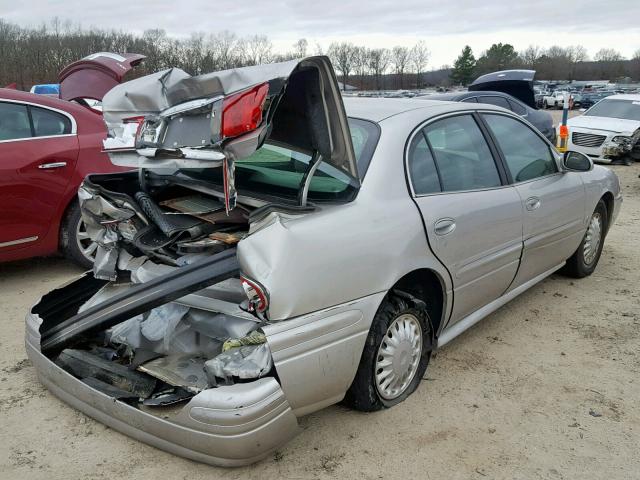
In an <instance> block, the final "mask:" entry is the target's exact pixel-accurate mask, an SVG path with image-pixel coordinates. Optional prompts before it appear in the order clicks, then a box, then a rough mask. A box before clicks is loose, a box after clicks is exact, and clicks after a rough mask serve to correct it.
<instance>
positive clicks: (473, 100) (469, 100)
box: [460, 97, 478, 103]
mask: <svg viewBox="0 0 640 480" xmlns="http://www.w3.org/2000/svg"><path fill="white" fill-rule="evenodd" d="M460 101H461V102H467V103H478V97H467V98H463V99H462V100H460Z"/></svg>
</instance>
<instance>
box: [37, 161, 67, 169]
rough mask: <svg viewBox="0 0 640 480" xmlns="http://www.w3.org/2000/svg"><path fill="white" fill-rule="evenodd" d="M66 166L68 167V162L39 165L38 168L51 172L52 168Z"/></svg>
mask: <svg viewBox="0 0 640 480" xmlns="http://www.w3.org/2000/svg"><path fill="white" fill-rule="evenodd" d="M66 166H67V162H53V163H43V164H42V165H38V168H39V169H41V170H51V169H52V168H62V167H66Z"/></svg>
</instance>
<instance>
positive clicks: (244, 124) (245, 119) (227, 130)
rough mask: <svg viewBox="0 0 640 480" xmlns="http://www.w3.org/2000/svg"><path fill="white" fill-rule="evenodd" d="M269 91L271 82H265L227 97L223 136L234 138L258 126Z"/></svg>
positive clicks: (223, 118)
mask: <svg viewBox="0 0 640 480" xmlns="http://www.w3.org/2000/svg"><path fill="white" fill-rule="evenodd" d="M267 93H269V84H268V83H266V82H265V83H263V84H261V85H257V86H255V87H253V88H250V89H249V90H245V91H243V92H239V93H236V94H234V95H231V96H229V97H227V98H225V99H224V101H223V103H222V121H221V131H222V137H223V138H233V137H237V136H239V135H242V134H243V133H247V132H250V131H252V130H255V129H256V128H258V126H259V125H260V123H261V122H262V109H263V107H264V102H265V100H266V99H267Z"/></svg>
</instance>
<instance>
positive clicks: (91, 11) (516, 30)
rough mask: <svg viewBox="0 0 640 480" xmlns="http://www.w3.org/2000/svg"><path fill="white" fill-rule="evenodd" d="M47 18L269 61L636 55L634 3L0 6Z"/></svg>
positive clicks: (34, 19) (23, 21) (19, 15)
mask: <svg viewBox="0 0 640 480" xmlns="http://www.w3.org/2000/svg"><path fill="white" fill-rule="evenodd" d="M54 16H58V17H60V18H61V19H69V20H71V21H72V22H73V23H74V24H77V23H80V24H81V25H82V26H83V27H84V28H92V27H97V28H104V29H110V28H115V29H121V30H125V31H131V32H136V33H141V32H142V31H144V30H145V29H149V28H163V29H165V30H166V31H167V33H168V34H169V35H173V36H180V37H183V36H188V35H189V34H190V33H191V32H196V31H201V32H207V33H208V32H212V33H213V32H218V31H221V30H225V29H226V30H230V31H233V32H235V33H237V34H238V35H253V34H265V35H267V36H269V38H270V39H271V40H272V41H273V43H274V46H275V49H276V50H278V51H286V50H289V49H291V45H292V44H293V43H294V42H295V41H296V40H297V39H298V38H302V37H305V38H307V40H308V41H309V45H310V48H311V51H312V52H313V51H314V50H315V45H316V43H318V44H320V45H321V46H322V47H323V48H326V47H327V46H328V45H329V43H331V42H332V41H336V40H348V41H352V42H355V43H358V44H361V45H366V46H368V47H392V46H394V45H407V46H410V45H412V44H413V43H415V42H416V41H417V40H419V39H424V40H425V41H426V42H427V44H428V46H429V49H430V50H431V54H432V57H431V61H430V65H429V67H430V68H438V67H440V66H441V65H444V64H452V63H453V60H454V59H455V57H456V56H457V55H458V54H459V52H460V50H461V49H462V48H463V47H464V45H465V44H469V45H471V47H472V48H473V51H474V53H475V54H476V57H477V56H479V55H480V53H481V52H482V50H485V49H486V48H488V47H489V46H490V45H491V44H492V43H496V42H503V43H511V44H512V45H514V46H515V47H516V49H517V50H522V49H524V48H526V47H527V46H528V45H530V44H534V45H539V46H541V47H548V46H550V45H553V44H558V45H572V44H573V45H582V46H584V47H585V48H586V49H587V50H588V52H589V55H590V56H593V54H594V53H595V52H596V51H597V50H598V49H600V48H603V47H606V48H615V49H616V50H618V51H620V52H621V53H622V54H623V55H624V56H626V57H630V56H631V55H632V54H633V52H634V51H636V50H637V49H640V0H607V1H603V0H537V1H529V2H523V1H522V0H511V1H501V0H500V1H499V0H484V1H477V0H441V1H432V0H368V1H365V0H357V1H354V0H240V1H233V2H232V1H216V0H178V1H171V2H168V1H163V0H129V1H127V2H117V1H110V0H25V1H16V0H0V18H3V19H4V20H7V21H10V22H14V23H18V24H20V25H25V26H26V25H31V26H33V25H39V24H40V23H42V22H48V21H50V20H51V19H52V18H53V17H54ZM564 19H566V20H564Z"/></svg>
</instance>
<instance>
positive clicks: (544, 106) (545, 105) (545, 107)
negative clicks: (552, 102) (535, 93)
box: [542, 100, 549, 110]
mask: <svg viewBox="0 0 640 480" xmlns="http://www.w3.org/2000/svg"><path fill="white" fill-rule="evenodd" d="M542 108H544V109H545V110H546V109H547V108H549V104H548V103H547V101H546V100H545V101H544V102H542Z"/></svg>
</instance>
